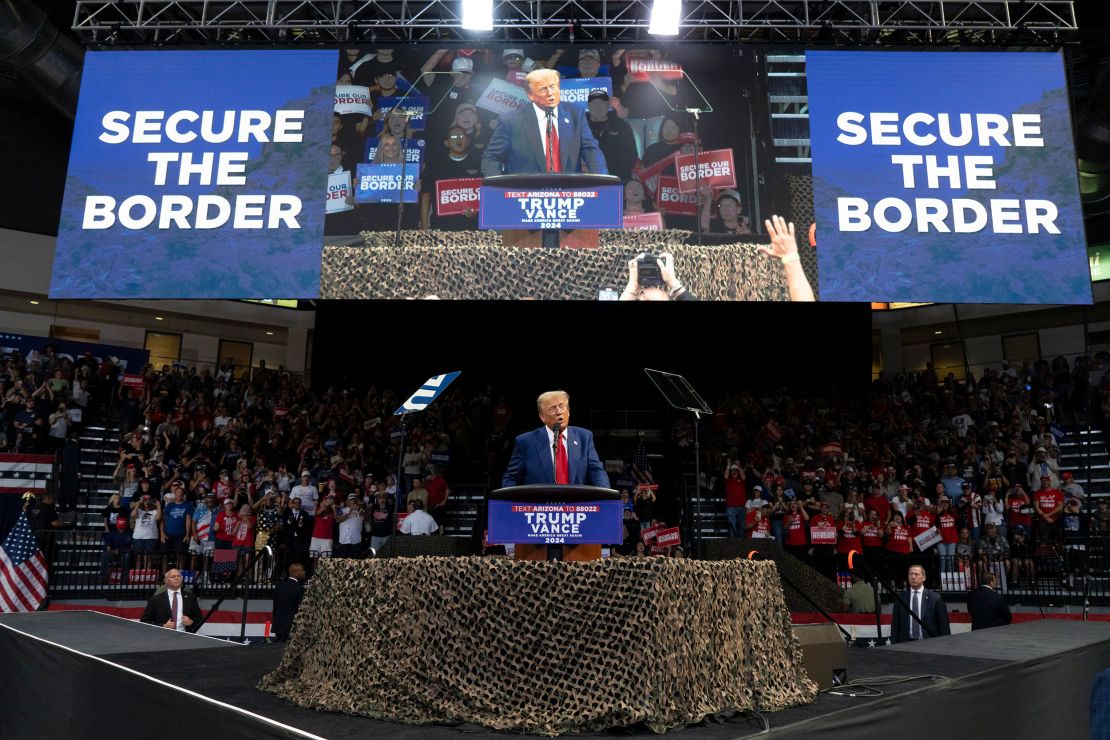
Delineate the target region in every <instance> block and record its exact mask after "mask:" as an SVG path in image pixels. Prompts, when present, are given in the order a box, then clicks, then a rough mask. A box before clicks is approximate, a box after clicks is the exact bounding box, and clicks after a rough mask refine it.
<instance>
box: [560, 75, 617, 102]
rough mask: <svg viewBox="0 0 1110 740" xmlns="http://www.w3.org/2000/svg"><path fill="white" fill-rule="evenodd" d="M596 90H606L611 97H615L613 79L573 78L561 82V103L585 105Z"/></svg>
mask: <svg viewBox="0 0 1110 740" xmlns="http://www.w3.org/2000/svg"><path fill="white" fill-rule="evenodd" d="M594 90H604V91H605V92H606V93H608V95H609V97H613V78H612V77H572V78H571V79H569V80H561V81H560V82H559V102H561V103H579V104H581V105H585V104H586V103H587V102H588V99H589V97H590V93H591V92H593V91H594Z"/></svg>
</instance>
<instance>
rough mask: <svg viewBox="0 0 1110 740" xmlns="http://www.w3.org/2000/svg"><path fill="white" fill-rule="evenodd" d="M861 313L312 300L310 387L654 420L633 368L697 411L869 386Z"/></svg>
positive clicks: (798, 307) (728, 306) (862, 307)
mask: <svg viewBox="0 0 1110 740" xmlns="http://www.w3.org/2000/svg"><path fill="white" fill-rule="evenodd" d="M870 325H871V316H870V307H869V306H868V305H866V304H808V305H803V304H761V303H708V302H706V303H693V302H689V303H677V304H676V303H661V304H652V303H602V302H597V303H591V302H568V303H554V302H549V303H540V302H528V301H521V302H512V303H508V302H505V303H488V302H486V303H482V302H473V303H470V302H454V301H451V302H448V301H403V302H398V301H390V302H385V301H375V302H361V303H360V302H332V301H321V302H320V303H319V304H318V307H317V314H316V334H315V340H314V345H313V377H314V381H315V384H316V385H317V386H319V387H321V388H324V387H327V386H328V385H331V384H334V385H336V386H338V387H340V388H345V387H354V388H358V389H364V388H365V387H367V386H368V385H369V383H370V382H371V380H373V382H376V383H378V384H379V386H381V385H382V384H384V385H391V386H393V387H396V388H397V390H398V391H399V392H401V393H403V394H404V395H405V396H406V397H407V395H408V393H410V392H411V391H413V390H415V389H416V388H417V387H418V386H419V385H420V384H421V383H422V382H423V381H424V380H426V379H427V378H428V377H430V376H432V375H434V374H437V373H441V372H449V371H452V370H461V371H462V373H463V374H462V376H461V377H460V378H459V380H458V381H456V382H458V383H460V384H462V385H463V386H464V387H466V386H470V387H479V388H483V387H484V386H485V385H486V384H493V385H494V386H495V388H496V389H497V390H498V392H500V393H507V394H514V395H516V394H519V395H520V396H521V397H525V398H532V397H534V396H535V395H536V394H537V393H539V392H541V391H543V390H549V389H551V388H554V387H562V388H564V389H565V390H567V391H568V392H569V393H571V395H572V396H573V397H574V399H575V405H576V406H577V407H579V408H581V407H582V406H583V405H586V406H588V407H591V408H609V409H614V408H641V409H643V408H653V407H655V406H656V405H657V404H659V403H660V402H659V401H658V394H657V392H656V391H655V388H654V386H653V385H652V384H651V383H650V381H648V379H647V377H646V376H645V375H644V373H643V368H644V367H651V368H656V369H661V370H666V371H668V372H674V373H679V374H683V375H686V376H687V378H688V379H689V380H690V382H691V383H692V384H693V385H694V387H695V388H696V389H697V390H698V391H699V392H700V393H701V395H702V396H703V397H705V398H706V399H707V400H709V399H711V398H712V397H715V396H717V395H719V394H720V393H722V392H726V391H728V390H740V389H742V388H752V389H753V390H755V389H765V388H778V387H786V388H790V389H792V390H793V389H797V390H796V392H797V393H799V394H800V393H801V392H803V391H805V392H807V393H813V392H819V391H821V390H823V389H825V388H828V387H837V388H839V389H841V390H843V391H846V392H853V391H854V392H857V393H859V394H861V395H862V394H864V393H866V392H867V388H868V386H869V383H870V364H869V361H870V357H871V348H870V331H869V328H870Z"/></svg>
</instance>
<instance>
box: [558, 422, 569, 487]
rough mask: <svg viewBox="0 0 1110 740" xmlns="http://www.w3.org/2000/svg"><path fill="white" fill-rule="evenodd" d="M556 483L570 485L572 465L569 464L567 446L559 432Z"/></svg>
mask: <svg viewBox="0 0 1110 740" xmlns="http://www.w3.org/2000/svg"><path fill="white" fill-rule="evenodd" d="M555 482H556V483H560V484H565V483H570V465H569V464H568V463H567V444H566V442H565V441H564V440H563V433H562V432H559V446H558V447H556V448H555Z"/></svg>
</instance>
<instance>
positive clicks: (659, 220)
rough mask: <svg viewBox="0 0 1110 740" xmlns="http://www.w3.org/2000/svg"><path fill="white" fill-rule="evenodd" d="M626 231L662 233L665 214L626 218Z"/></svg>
mask: <svg viewBox="0 0 1110 740" xmlns="http://www.w3.org/2000/svg"><path fill="white" fill-rule="evenodd" d="M623 228H624V229H626V230H628V231H662V230H663V214H661V213H637V214H634V215H632V216H625V217H624V227H623Z"/></svg>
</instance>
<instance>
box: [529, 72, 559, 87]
mask: <svg viewBox="0 0 1110 740" xmlns="http://www.w3.org/2000/svg"><path fill="white" fill-rule="evenodd" d="M545 77H553V78H555V79H556V80H558V79H562V76H561V75H560V74H559V71H558V70H555V69H533V70H532V71H531V72H529V73H528V74H526V75H524V84H525V85H527V89H528V92H531V91H532V83H533V82H540V81H541V80H542V79H543V78H545Z"/></svg>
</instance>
